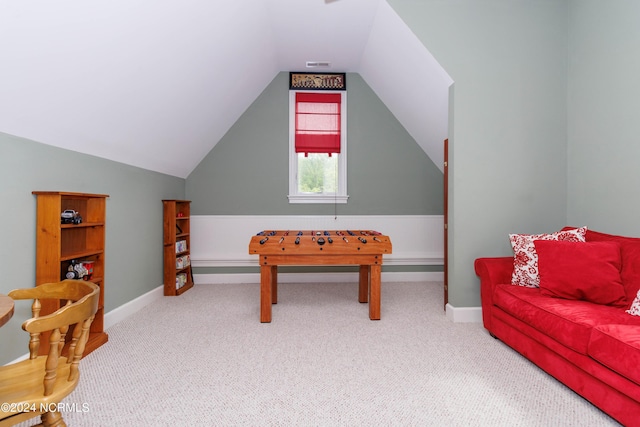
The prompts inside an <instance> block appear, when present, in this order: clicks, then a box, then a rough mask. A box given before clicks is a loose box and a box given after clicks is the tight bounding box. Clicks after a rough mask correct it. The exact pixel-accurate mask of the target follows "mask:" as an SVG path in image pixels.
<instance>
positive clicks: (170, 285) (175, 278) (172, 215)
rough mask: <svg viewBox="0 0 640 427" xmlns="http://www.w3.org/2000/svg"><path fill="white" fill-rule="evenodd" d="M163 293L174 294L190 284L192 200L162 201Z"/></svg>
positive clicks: (179, 292)
mask: <svg viewBox="0 0 640 427" xmlns="http://www.w3.org/2000/svg"><path fill="white" fill-rule="evenodd" d="M162 204H163V212H164V239H163V243H164V294H165V295H166V296H177V295H181V294H183V293H184V292H186V291H188V290H189V289H191V288H192V287H193V273H192V272H191V238H190V233H191V219H190V215H191V202H190V201H189V200H163V201H162Z"/></svg>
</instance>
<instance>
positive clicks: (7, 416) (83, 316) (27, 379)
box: [0, 280, 100, 427]
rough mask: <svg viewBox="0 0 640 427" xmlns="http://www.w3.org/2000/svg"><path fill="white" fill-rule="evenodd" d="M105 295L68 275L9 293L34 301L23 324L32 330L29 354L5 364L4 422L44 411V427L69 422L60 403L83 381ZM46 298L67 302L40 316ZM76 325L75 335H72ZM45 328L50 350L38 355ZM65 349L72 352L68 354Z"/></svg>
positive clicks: (0, 388) (0, 386)
mask: <svg viewBox="0 0 640 427" xmlns="http://www.w3.org/2000/svg"><path fill="white" fill-rule="evenodd" d="M99 295H100V289H99V288H98V286H97V285H95V284H93V283H91V282H85V281H80V280H64V281H62V282H58V283H47V284H43V285H40V286H36V287H34V288H29V289H16V290H13V291H11V292H9V296H10V297H11V298H13V299H15V300H20V299H33V300H34V301H33V305H32V307H31V309H32V313H33V318H31V319H29V320H27V321H25V322H24V323H23V324H22V329H24V330H25V331H27V332H29V334H30V335H31V339H30V341H29V359H28V360H24V361H22V362H17V363H14V364H11V365H7V366H2V367H0V403H2V405H1V407H0V427H4V426H12V425H15V424H17V423H20V422H22V421H25V420H27V419H29V418H32V417H35V416H38V415H41V420H42V424H39V425H41V426H52V427H53V426H55V427H60V426H66V424H65V422H64V421H63V419H62V415H61V414H60V412H58V411H57V404H58V403H59V402H60V401H62V399H64V398H65V397H66V396H67V395H69V393H71V392H72V391H73V390H74V389H75V388H76V385H77V384H78V379H79V376H80V372H79V370H78V365H79V363H80V359H81V358H82V353H83V352H84V348H85V344H86V342H87V338H88V337H89V327H90V326H91V322H92V321H93V317H94V315H95V313H96V311H97V310H98V299H99ZM41 299H59V300H63V301H61V305H62V306H61V308H60V309H58V310H57V311H55V312H53V313H51V314H48V315H45V316H40V307H41V304H40V300H41ZM64 300H66V305H65V302H64ZM74 325H75V326H74ZM70 329H72V332H71V339H67V333H68V332H69V330H70ZM43 332H50V335H49V354H47V355H44V356H38V351H39V347H40V334H41V333H43ZM67 341H68V343H67ZM65 344H68V347H66V346H65ZM63 349H64V354H66V355H67V356H63ZM17 411H25V412H17Z"/></svg>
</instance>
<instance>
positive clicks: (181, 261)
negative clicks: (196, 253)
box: [176, 255, 191, 269]
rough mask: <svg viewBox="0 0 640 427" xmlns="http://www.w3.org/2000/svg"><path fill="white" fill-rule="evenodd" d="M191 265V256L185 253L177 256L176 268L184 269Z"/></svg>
mask: <svg viewBox="0 0 640 427" xmlns="http://www.w3.org/2000/svg"><path fill="white" fill-rule="evenodd" d="M190 265H191V256H189V255H183V256H180V257H177V258H176V268H177V269H183V268H187V267H189V266H190Z"/></svg>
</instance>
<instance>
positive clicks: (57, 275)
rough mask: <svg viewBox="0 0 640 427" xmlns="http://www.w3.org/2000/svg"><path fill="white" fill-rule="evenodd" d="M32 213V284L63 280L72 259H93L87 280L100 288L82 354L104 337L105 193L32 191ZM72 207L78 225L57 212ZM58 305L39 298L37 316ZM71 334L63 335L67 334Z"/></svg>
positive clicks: (56, 302) (83, 260)
mask: <svg viewBox="0 0 640 427" xmlns="http://www.w3.org/2000/svg"><path fill="white" fill-rule="evenodd" d="M33 194H34V195H35V196H36V199H37V212H36V286H38V285H42V284H43V283H51V282H59V281H61V280H64V279H66V274H67V271H68V269H69V265H70V264H71V262H72V261H77V262H90V261H92V262H93V272H92V274H91V282H93V283H95V284H96V285H98V286H99V287H100V300H99V303H98V311H97V313H96V315H95V318H94V320H93V323H92V324H91V329H90V330H89V340H88V341H87V345H86V348H85V352H84V354H85V355H87V354H89V353H90V352H92V351H93V350H95V349H96V348H98V347H100V346H101V345H102V344H104V343H106V342H107V340H108V336H107V334H106V333H105V332H104V290H105V281H104V271H105V264H104V262H105V249H104V244H105V225H106V198H107V197H109V196H108V195H106V194H88V193H68V192H54V191H34V192H33ZM67 209H73V210H75V211H76V212H78V213H79V214H80V216H81V217H82V222H81V223H80V224H62V221H61V216H60V215H61V213H62V212H63V211H64V210H67ZM58 308H60V303H59V301H56V300H43V301H42V310H41V312H40V314H41V315H45V314H49V313H52V312H54V311H55V310H57V309H58ZM70 335H71V334H67V337H70ZM42 339H43V340H45V342H44V343H43V344H45V345H40V351H41V353H43V354H46V352H47V351H48V349H49V345H48V344H47V343H48V340H49V337H48V336H46V337H44V336H43V337H42Z"/></svg>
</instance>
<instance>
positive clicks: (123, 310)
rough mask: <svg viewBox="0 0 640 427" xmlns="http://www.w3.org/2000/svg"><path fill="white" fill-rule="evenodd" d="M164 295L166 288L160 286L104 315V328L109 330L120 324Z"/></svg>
mask: <svg viewBox="0 0 640 427" xmlns="http://www.w3.org/2000/svg"><path fill="white" fill-rule="evenodd" d="M163 295H164V286H162V285H161V286H158V287H157V288H155V289H152V290H150V291H149V292H147V293H146V294H142V295H140V296H139V297H138V298H135V299H132V300H131V301H129V302H127V303H125V304H122V305H121V306H120V307H117V308H114V309H113V310H111V311H110V312H108V313H106V314H105V315H104V328H105V329H108V328H110V327H111V326H113V325H115V324H116V323H118V322H121V321H122V320H124V319H126V318H127V317H129V316H131V315H132V314H134V313H135V312H137V311H138V310H140V309H141V308H143V307H145V306H147V305H149V304H151V303H152V302H154V301H155V300H157V299H158V298H161V297H162V296H163Z"/></svg>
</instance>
